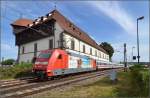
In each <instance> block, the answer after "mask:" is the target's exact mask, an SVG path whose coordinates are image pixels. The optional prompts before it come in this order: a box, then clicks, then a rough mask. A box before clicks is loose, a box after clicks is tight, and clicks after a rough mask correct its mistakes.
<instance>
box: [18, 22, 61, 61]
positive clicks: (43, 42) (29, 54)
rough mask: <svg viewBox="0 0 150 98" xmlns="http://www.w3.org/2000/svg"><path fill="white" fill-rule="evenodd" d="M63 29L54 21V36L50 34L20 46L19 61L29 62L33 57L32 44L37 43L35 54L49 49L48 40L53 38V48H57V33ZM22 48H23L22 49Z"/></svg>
mask: <svg viewBox="0 0 150 98" xmlns="http://www.w3.org/2000/svg"><path fill="white" fill-rule="evenodd" d="M62 31H63V30H62V29H61V27H60V26H59V24H57V23H55V38H54V36H50V37H47V38H43V39H40V40H37V41H32V42H29V43H26V44H22V45H21V46H20V53H19V63H21V62H31V61H32V59H33V57H34V44H35V43H36V44H37V56H38V55H39V53H40V51H42V50H46V49H49V40H53V48H58V41H59V35H60V33H61V32H62ZM23 48H24V49H23Z"/></svg>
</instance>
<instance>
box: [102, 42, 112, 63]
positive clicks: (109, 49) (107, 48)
mask: <svg viewBox="0 0 150 98" xmlns="http://www.w3.org/2000/svg"><path fill="white" fill-rule="evenodd" d="M99 46H100V47H102V48H103V49H104V50H105V51H106V52H107V53H108V55H109V60H110V61H111V58H112V56H113V53H114V49H113V47H112V46H111V44H109V43H107V42H102V43H101V44H100V45H99Z"/></svg>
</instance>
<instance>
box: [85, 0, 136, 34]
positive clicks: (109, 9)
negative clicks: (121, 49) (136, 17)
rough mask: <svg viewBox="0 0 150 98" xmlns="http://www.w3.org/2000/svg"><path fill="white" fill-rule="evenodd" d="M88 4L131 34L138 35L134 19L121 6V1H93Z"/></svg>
mask: <svg viewBox="0 0 150 98" xmlns="http://www.w3.org/2000/svg"><path fill="white" fill-rule="evenodd" d="M88 3H89V4H90V5H91V6H92V7H94V8H96V9H97V10H99V11H100V12H103V13H104V14H105V15H107V16H109V17H110V18H111V19H113V20H114V21H115V22H116V23H118V24H119V25H120V26H121V27H122V28H123V29H124V30H125V31H126V32H128V33H129V34H134V33H136V26H135V22H134V21H133V19H132V17H131V16H130V15H129V14H128V13H127V12H126V11H125V10H124V9H123V8H122V7H121V6H120V3H119V1H92V2H88ZM97 13H98V12H97Z"/></svg>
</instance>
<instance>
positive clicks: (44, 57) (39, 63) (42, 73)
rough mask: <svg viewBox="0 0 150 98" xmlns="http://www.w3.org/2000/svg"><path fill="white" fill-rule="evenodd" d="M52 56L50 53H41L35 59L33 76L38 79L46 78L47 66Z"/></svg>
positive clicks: (48, 51)
mask: <svg viewBox="0 0 150 98" xmlns="http://www.w3.org/2000/svg"><path fill="white" fill-rule="evenodd" d="M51 55H52V51H50V50H47V51H42V52H41V53H40V54H39V56H38V57H37V58H36V60H35V63H34V66H33V70H32V71H33V72H34V74H35V76H37V77H38V78H46V77H47V73H46V72H47V66H48V64H49V59H50V57H51Z"/></svg>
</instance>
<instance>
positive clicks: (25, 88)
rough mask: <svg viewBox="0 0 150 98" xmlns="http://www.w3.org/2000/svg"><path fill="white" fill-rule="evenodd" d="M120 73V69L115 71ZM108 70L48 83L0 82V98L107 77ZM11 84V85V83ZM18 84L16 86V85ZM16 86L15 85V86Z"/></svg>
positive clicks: (13, 97) (18, 96)
mask: <svg viewBox="0 0 150 98" xmlns="http://www.w3.org/2000/svg"><path fill="white" fill-rule="evenodd" d="M116 70H117V71H120V70H122V69H116ZM109 73H110V70H104V71H95V72H91V73H83V74H79V75H73V76H68V77H63V78H57V79H54V80H50V81H39V82H38V81H36V80H35V79H33V78H31V79H26V80H25V79H24V80H19V81H18V80H13V81H7V82H6V81H5V82H1V84H2V85H1V86H0V95H1V96H0V97H1V98H21V97H24V96H28V95H32V94H35V93H39V92H42V91H46V90H49V89H53V88H55V87H59V86H63V85H67V84H71V83H74V82H78V81H83V80H86V79H90V78H94V77H101V76H104V75H108V74H109ZM11 82H12V83H11ZM17 83H18V84H17ZM16 84H17V85H16Z"/></svg>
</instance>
